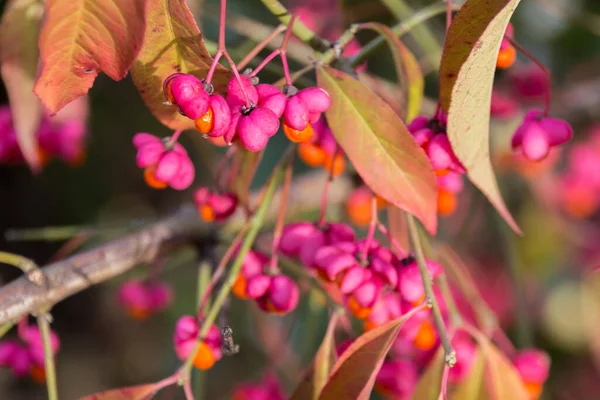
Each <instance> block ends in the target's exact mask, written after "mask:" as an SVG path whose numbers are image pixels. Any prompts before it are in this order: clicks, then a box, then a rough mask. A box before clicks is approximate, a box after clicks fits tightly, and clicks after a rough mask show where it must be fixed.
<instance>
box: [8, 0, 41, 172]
mask: <svg viewBox="0 0 600 400" xmlns="http://www.w3.org/2000/svg"><path fill="white" fill-rule="evenodd" d="M43 12H44V5H43V3H42V2H40V1H39V0H12V1H9V2H8V4H7V5H6V8H5V10H4V14H3V16H2V21H0V73H1V74H2V79H3V81H4V86H5V87H6V91H7V93H8V97H9V100H10V110H11V113H12V117H13V125H14V128H15V132H16V134H17V141H18V142H19V147H20V148H21V152H22V153H23V156H24V158H25V160H26V161H27V163H28V164H29V165H30V166H31V168H32V169H33V170H34V171H38V170H39V169H40V168H41V165H40V159H39V155H38V152H37V139H36V133H37V131H38V128H39V124H40V120H41V117H42V107H41V104H40V101H39V99H38V98H37V97H36V96H35V94H34V93H33V84H34V82H35V76H36V72H37V66H38V58H39V50H38V44H37V42H38V36H39V33H40V24H41V20H42V14H43Z"/></svg>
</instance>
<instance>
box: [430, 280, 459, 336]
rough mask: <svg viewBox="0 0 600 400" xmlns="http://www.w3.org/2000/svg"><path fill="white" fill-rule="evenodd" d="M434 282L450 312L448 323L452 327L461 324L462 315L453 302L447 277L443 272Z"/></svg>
mask: <svg viewBox="0 0 600 400" xmlns="http://www.w3.org/2000/svg"><path fill="white" fill-rule="evenodd" d="M436 283H437V284H438V286H439V288H440V291H441V292H442V297H443V298H444V301H445V302H446V305H447V306H448V313H449V314H450V323H451V325H452V327H453V328H457V327H459V326H461V325H462V324H463V321H462V317H461V316H460V312H459V311H458V307H456V303H455V302H454V297H452V292H451V291H450V285H448V277H446V274H445V273H443V274H441V275H440V276H438V277H437V278H436Z"/></svg>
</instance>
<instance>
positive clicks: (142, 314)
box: [127, 307, 151, 321]
mask: <svg viewBox="0 0 600 400" xmlns="http://www.w3.org/2000/svg"><path fill="white" fill-rule="evenodd" d="M127 312H128V313H129V315H131V316H132V317H133V318H135V319H137V320H139V321H143V320H145V319H146V318H148V317H149V316H150V314H151V312H150V310H148V309H146V308H141V307H131V308H128V309H127Z"/></svg>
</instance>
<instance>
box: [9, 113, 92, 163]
mask: <svg viewBox="0 0 600 400" xmlns="http://www.w3.org/2000/svg"><path fill="white" fill-rule="evenodd" d="M85 132H86V129H85V124H84V122H83V121H81V120H78V119H72V120H66V121H61V122H57V121H55V120H52V119H51V118H49V117H47V116H44V117H43V118H42V121H41V122H40V126H39V128H38V131H37V141H38V155H39V159H40V162H41V165H42V166H45V165H46V164H48V162H49V161H50V160H51V159H52V158H53V157H57V158H60V159H62V160H63V161H64V162H66V163H67V164H68V165H70V166H78V165H81V164H82V163H83V159H84V157H85V143H84V142H85ZM22 162H24V158H23V153H22V152H21V149H20V148H19V144H18V143H17V134H16V131H15V128H14V125H13V120H12V115H11V111H10V108H9V107H8V106H5V105H2V106H0V163H6V164H16V163H22Z"/></svg>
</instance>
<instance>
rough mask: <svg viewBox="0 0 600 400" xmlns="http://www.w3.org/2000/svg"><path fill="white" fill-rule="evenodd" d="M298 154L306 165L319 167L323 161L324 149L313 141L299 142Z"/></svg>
mask: <svg viewBox="0 0 600 400" xmlns="http://www.w3.org/2000/svg"><path fill="white" fill-rule="evenodd" d="M298 156H299V157H300V159H302V161H304V162H305V163H306V165H308V166H310V167H319V166H321V165H323V163H325V157H326V155H325V151H324V150H323V149H322V148H321V147H320V146H318V145H316V144H314V143H300V144H299V145H298Z"/></svg>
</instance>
